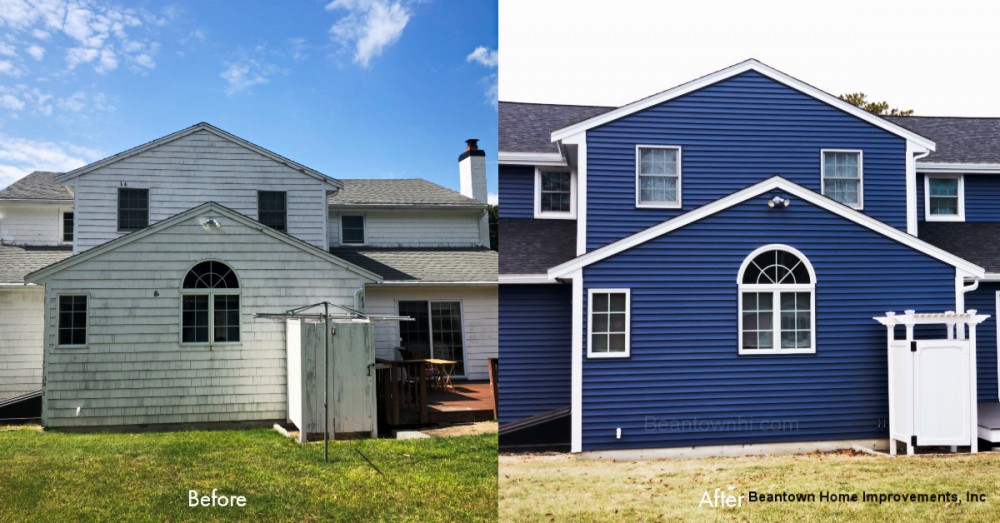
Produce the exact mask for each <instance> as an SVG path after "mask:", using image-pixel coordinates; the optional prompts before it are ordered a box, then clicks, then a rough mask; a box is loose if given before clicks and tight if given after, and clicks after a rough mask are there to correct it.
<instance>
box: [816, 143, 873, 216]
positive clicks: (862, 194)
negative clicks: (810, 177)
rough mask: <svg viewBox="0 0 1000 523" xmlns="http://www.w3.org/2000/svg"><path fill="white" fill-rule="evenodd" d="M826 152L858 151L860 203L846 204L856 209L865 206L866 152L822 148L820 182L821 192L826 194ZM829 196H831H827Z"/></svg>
mask: <svg viewBox="0 0 1000 523" xmlns="http://www.w3.org/2000/svg"><path fill="white" fill-rule="evenodd" d="M826 153H856V154H857V155H858V204H857V205H850V204H846V203H845V204H844V205H847V206H848V207H850V208H852V209H855V210H858V211H860V210H862V209H864V208H865V152H864V151H863V150H861V149H820V150H819V183H820V194H822V195H823V196H826ZM827 198H829V196H827Z"/></svg>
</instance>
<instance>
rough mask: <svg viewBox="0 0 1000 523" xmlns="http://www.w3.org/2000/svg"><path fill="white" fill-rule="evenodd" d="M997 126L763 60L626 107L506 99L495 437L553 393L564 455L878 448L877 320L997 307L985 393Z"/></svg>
mask: <svg viewBox="0 0 1000 523" xmlns="http://www.w3.org/2000/svg"><path fill="white" fill-rule="evenodd" d="M969 126H979V127H980V128H981V131H982V132H983V133H984V134H987V133H991V134H989V135H988V136H989V138H986V139H979V140H976V142H977V143H976V144H975V145H974V146H972V145H970V144H969V142H970V141H971V138H969V137H970V134H969ZM989 126H994V127H995V129H993V128H990V129H987V128H986V127H989ZM971 136H974V135H971ZM961 137H966V138H965V140H963V139H962V138H961ZM998 137H1000V120H994V119H947V118H920V117H894V118H880V117H877V116H874V115H871V114H869V113H866V112H864V111H862V110H860V109H858V108H855V107H853V106H850V105H849V104H846V103H844V102H842V101H840V100H838V99H837V98H835V97H833V96H831V95H829V94H827V93H825V92H822V91H820V90H818V89H816V88H815V87H812V86H810V85H808V84H805V83H803V82H801V81H799V80H797V79H795V78H792V77H790V76H788V75H786V74H784V73H781V72H779V71H776V70H774V69H772V68H770V67H768V66H766V65H764V64H761V63H760V62H757V61H755V60H748V61H746V62H742V63H739V64H736V65H734V66H732V67H729V68H727V69H724V70H721V71H718V72H716V73H712V74H710V75H707V76H705V77H702V78H699V79H697V80H694V81H692V82H689V83H686V84H683V85H680V86H678V87H675V88H673V89H670V90H668V91H664V92H662V93H659V94H657V95H653V96H651V97H648V98H644V99H642V100H640V101H637V102H635V103H633V104H629V105H626V106H623V107H619V108H611V107H587V106H558V105H547V104H527V103H511V102H501V104H500V149H501V150H500V156H499V160H500V164H501V165H500V186H499V187H500V215H499V216H500V290H499V299H500V311H501V322H500V368H501V375H502V376H503V379H501V380H500V395H499V396H500V403H499V419H500V423H501V446H502V447H503V446H504V435H505V434H504V426H509V427H517V428H518V429H520V428H521V427H525V426H530V425H531V420H532V419H535V418H537V419H548V418H547V417H546V416H549V415H550V414H551V413H553V412H556V411H559V409H566V408H567V407H568V408H569V411H568V412H569V417H570V423H569V426H570V427H571V428H570V431H569V433H568V434H565V435H559V437H562V436H564V437H565V439H566V440H567V443H568V444H569V445H568V446H569V448H570V449H571V450H572V451H574V452H580V451H608V450H610V451H615V450H632V449H658V448H678V447H701V446H717V445H718V446H743V445H748V444H772V443H775V444H785V443H789V444H794V443H798V442H820V441H824V442H844V443H845V444H848V443H852V442H854V443H856V442H867V441H873V440H877V439H883V440H884V439H886V438H887V437H888V428H887V421H886V420H887V417H888V409H889V406H888V403H889V402H888V392H889V391H888V382H887V379H888V378H887V372H888V371H887V355H886V332H885V329H884V327H882V326H880V325H879V324H878V323H876V322H875V321H874V320H873V318H874V317H875V316H880V315H883V314H884V313H886V312H887V311H897V312H902V311H904V310H916V311H918V312H944V311H955V310H959V311H964V310H966V309H978V310H979V311H980V312H981V313H984V314H989V315H991V318H990V319H989V320H987V322H986V323H983V324H982V325H980V327H979V330H978V333H979V337H978V347H977V354H978V359H977V366H978V367H977V368H978V379H977V383H976V387H977V391H978V397H979V401H980V402H992V403H996V402H997V401H998V390H997V376H998V369H997V351H998V346H997V332H996V330H997V323H996V321H995V317H996V314H997V303H998V301H997V300H998V296H1000V294H998V293H1000V247H997V248H996V249H993V248H992V247H991V245H993V244H1000V242H997V241H996V239H998V238H1000V204H997V203H996V202H997V201H998V200H997V198H996V197H994V195H995V196H1000V138H998ZM990 140H992V142H990ZM984 141H985V142H986V143H985V145H984V143H983V142H984ZM944 147H947V148H948V150H944ZM994 156H995V157H994ZM925 178H927V179H925ZM991 249H992V250H991ZM852 444H853V443H852Z"/></svg>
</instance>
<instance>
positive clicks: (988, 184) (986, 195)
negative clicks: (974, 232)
mask: <svg viewBox="0 0 1000 523" xmlns="http://www.w3.org/2000/svg"><path fill="white" fill-rule="evenodd" d="M965 221H967V222H1000V176H997V175H992V174H967V175H965Z"/></svg>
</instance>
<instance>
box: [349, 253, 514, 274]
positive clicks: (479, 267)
mask: <svg viewBox="0 0 1000 523" xmlns="http://www.w3.org/2000/svg"><path fill="white" fill-rule="evenodd" d="M330 252H331V253H333V254H334V255H335V256H338V257H340V258H343V259H344V260H346V261H348V262H350V263H353V264H355V265H358V266H360V267H362V268H364V269H367V270H369V271H372V272H374V273H376V274H379V275H381V276H382V278H383V279H384V280H385V281H413V282H416V281H428V282H460V281H477V282H478V281H497V253H496V251H492V250H489V249H433V248H428V249H376V248H371V249H344V248H333V249H330Z"/></svg>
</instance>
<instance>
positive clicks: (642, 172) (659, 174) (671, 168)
mask: <svg viewBox="0 0 1000 523" xmlns="http://www.w3.org/2000/svg"><path fill="white" fill-rule="evenodd" d="M635 156H636V169H635V185H636V186H635V205H636V207H666V208H676V207H680V206H681V148H680V147H664V146H651V145H640V146H637V147H636V152H635Z"/></svg>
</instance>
